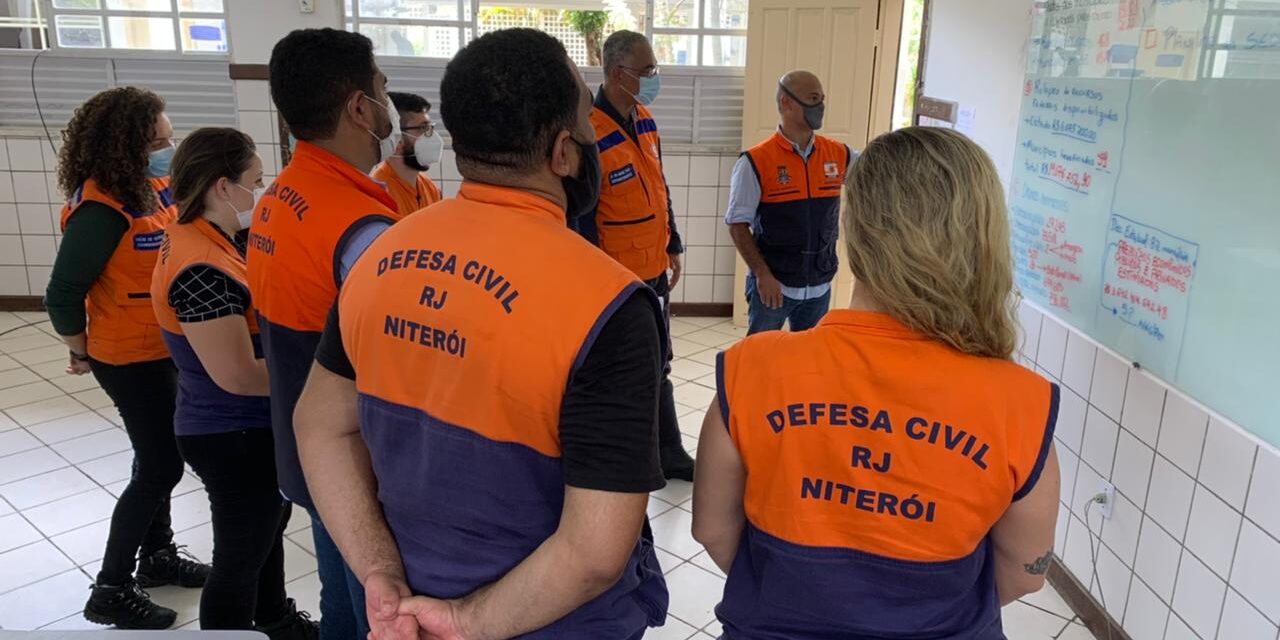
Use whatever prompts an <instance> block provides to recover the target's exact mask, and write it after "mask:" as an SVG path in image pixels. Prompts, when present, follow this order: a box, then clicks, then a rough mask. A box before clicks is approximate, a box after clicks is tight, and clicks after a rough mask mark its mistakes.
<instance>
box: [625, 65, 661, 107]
mask: <svg viewBox="0 0 1280 640" xmlns="http://www.w3.org/2000/svg"><path fill="white" fill-rule="evenodd" d="M623 71H626V69H623ZM627 74H628V75H630V76H631V77H633V78H635V79H636V80H639V81H640V91H639V93H635V94H633V95H632V97H634V98H635V99H636V102H639V103H640V104H642V105H644V106H646V107H647V106H649V105H651V104H653V102H654V101H655V100H657V99H658V92H659V91H661V90H662V76H660V75H656V74H655V75H652V76H638V75H636V74H634V73H631V72H630V71H627Z"/></svg>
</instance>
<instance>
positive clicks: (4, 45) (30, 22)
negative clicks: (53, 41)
mask: <svg viewBox="0 0 1280 640" xmlns="http://www.w3.org/2000/svg"><path fill="white" fill-rule="evenodd" d="M38 1H39V0H9V1H8V2H0V25H3V27H4V28H0V49H43V48H45V44H44V43H45V35H44V33H43V27H44V25H45V22H44V20H40V19H39V18H37V14H38V13H39V12H38V11H37V8H36V3H37V2H38Z"/></svg>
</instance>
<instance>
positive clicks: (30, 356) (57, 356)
mask: <svg viewBox="0 0 1280 640" xmlns="http://www.w3.org/2000/svg"><path fill="white" fill-rule="evenodd" d="M53 342H54V344H51V345H49V346H47V347H40V348H39V349H31V350H29V351H18V352H14V353H10V354H9V356H10V357H12V358H13V359H14V360H17V361H18V362H21V363H22V364H25V365H27V366H31V365H33V364H43V363H45V362H54V361H56V360H64V361H65V360H66V359H67V347H66V345H63V344H61V343H59V342H58V341H56V340H55V341H53Z"/></svg>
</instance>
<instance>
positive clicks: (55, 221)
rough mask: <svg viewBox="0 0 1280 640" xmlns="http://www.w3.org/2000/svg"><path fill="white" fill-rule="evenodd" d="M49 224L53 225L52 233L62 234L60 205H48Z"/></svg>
mask: <svg viewBox="0 0 1280 640" xmlns="http://www.w3.org/2000/svg"><path fill="white" fill-rule="evenodd" d="M49 224H50V226H52V227H53V235H55V236H60V235H62V205H61V204H51V205H49Z"/></svg>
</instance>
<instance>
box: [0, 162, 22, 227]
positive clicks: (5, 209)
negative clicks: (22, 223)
mask: <svg viewBox="0 0 1280 640" xmlns="http://www.w3.org/2000/svg"><path fill="white" fill-rule="evenodd" d="M7 177H8V174H6V173H0V180H5V179H6V178H7ZM20 229H21V228H20V227H19V226H18V205H16V204H0V233H13V234H17V233H21V231H20Z"/></svg>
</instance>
